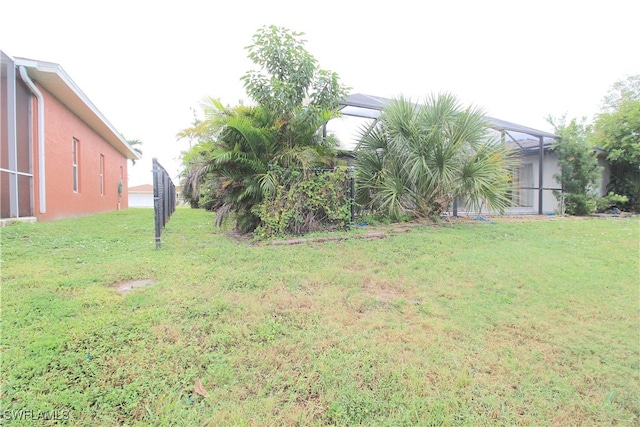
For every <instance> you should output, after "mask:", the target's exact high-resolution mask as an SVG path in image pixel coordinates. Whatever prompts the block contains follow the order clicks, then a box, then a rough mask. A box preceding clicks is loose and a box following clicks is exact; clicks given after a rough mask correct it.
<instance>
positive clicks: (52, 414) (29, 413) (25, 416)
mask: <svg viewBox="0 0 640 427" xmlns="http://www.w3.org/2000/svg"><path fill="white" fill-rule="evenodd" d="M70 417H71V411H69V410H68V409H51V410H48V411H34V410H31V409H27V408H22V409H6V410H4V411H0V420H7V421H8V420H22V421H35V420H49V421H67V420H69V419H70Z"/></svg>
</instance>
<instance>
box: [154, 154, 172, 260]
mask: <svg viewBox="0 0 640 427" xmlns="http://www.w3.org/2000/svg"><path fill="white" fill-rule="evenodd" d="M153 210H154V214H155V215H154V216H155V224H156V249H158V248H159V247H160V245H161V242H160V236H161V235H162V230H163V229H164V226H165V225H166V224H167V222H168V221H169V218H170V217H171V214H172V213H173V212H175V210H176V187H175V185H173V181H171V177H170V176H169V174H168V173H167V171H166V170H165V169H164V168H163V167H162V165H161V164H160V163H158V159H156V158H155V157H154V158H153Z"/></svg>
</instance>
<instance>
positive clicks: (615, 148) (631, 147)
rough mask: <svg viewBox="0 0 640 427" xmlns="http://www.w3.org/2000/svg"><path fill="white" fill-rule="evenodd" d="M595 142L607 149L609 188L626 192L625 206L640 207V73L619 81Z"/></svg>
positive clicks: (608, 100) (597, 127)
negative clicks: (609, 170)
mask: <svg viewBox="0 0 640 427" xmlns="http://www.w3.org/2000/svg"><path fill="white" fill-rule="evenodd" d="M591 141H592V143H593V144H594V145H597V146H599V147H600V148H603V149H605V150H607V152H608V155H607V160H608V161H609V163H610V164H611V181H610V183H609V187H608V190H609V191H612V192H614V193H616V194H619V195H622V196H626V197H627V199H628V202H627V203H626V204H623V206H622V207H623V208H625V209H629V210H636V211H637V210H638V209H639V208H640V75H636V76H632V77H629V78H628V79H627V80H621V81H619V82H616V83H615V84H614V85H613V87H612V89H611V90H610V91H609V94H608V95H607V97H605V103H604V107H603V112H602V113H601V114H600V115H599V116H598V117H597V119H596V122H595V132H594V134H593V137H592V140H591Z"/></svg>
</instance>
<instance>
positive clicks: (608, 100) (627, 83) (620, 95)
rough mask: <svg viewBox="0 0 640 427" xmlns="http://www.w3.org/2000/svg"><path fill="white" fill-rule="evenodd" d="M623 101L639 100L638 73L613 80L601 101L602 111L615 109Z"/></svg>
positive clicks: (639, 76) (639, 83)
mask: <svg viewBox="0 0 640 427" xmlns="http://www.w3.org/2000/svg"><path fill="white" fill-rule="evenodd" d="M623 101H640V74H636V75H634V76H629V77H627V78H626V79H622V80H618V81H617V82H615V83H614V84H613V85H612V86H611V87H610V88H609V91H608V92H607V94H606V95H605V97H604V99H603V101H602V112H603V113H613V112H615V111H617V110H618V109H619V108H620V104H622V102H623Z"/></svg>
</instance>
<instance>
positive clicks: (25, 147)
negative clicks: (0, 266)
mask: <svg viewBox="0 0 640 427" xmlns="http://www.w3.org/2000/svg"><path fill="white" fill-rule="evenodd" d="M0 57H1V84H2V86H1V88H0V118H1V125H0V137H1V138H0V139H1V150H2V151H1V155H0V172H1V175H0V189H1V196H2V197H1V203H0V219H2V220H14V219H18V218H31V219H37V220H38V221H50V220H55V219H59V218H65V217H73V216H80V215H88V214H93V213H97V212H105V211H111V210H116V209H118V207H120V208H122V209H126V208H127V206H128V194H127V185H126V181H127V160H128V159H137V155H136V153H135V152H134V151H133V150H132V149H131V147H130V146H129V144H127V142H126V140H125V139H124V138H123V137H122V136H121V135H120V133H119V132H118V131H116V129H115V128H114V127H113V126H112V125H111V123H109V121H107V119H106V118H105V117H104V116H103V115H102V113H100V111H98V109H97V108H96V106H95V105H93V103H92V102H91V101H90V100H89V98H87V96H86V95H85V94H84V93H83V92H82V91H81V90H80V88H79V87H78V86H77V85H76V84H75V83H74V81H73V80H71V77H69V75H68V74H67V73H66V72H65V71H64V70H63V69H62V67H61V66H60V65H58V64H55V63H51V62H44V61H37V60H31V59H25V58H13V57H10V56H9V55H7V54H5V53H4V52H2V51H0ZM120 182H122V186H121V188H122V194H121V195H119V194H118V188H119V183H120Z"/></svg>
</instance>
